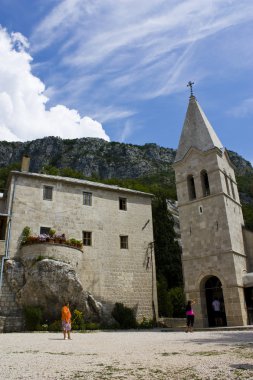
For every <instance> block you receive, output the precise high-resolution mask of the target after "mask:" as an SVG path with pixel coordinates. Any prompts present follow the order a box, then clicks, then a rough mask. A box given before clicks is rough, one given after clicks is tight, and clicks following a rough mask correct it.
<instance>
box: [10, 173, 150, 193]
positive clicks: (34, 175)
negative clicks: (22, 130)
mask: <svg viewBox="0 0 253 380" xmlns="http://www.w3.org/2000/svg"><path fill="white" fill-rule="evenodd" d="M10 175H11V176H12V175H18V176H23V177H30V178H31V179H32V178H34V179H41V180H44V181H45V180H51V181H55V182H67V183H70V184H71V183H72V184H73V185H85V186H90V187H94V188H98V189H104V190H110V191H120V192H124V193H131V194H136V195H141V196H148V197H152V196H153V194H151V193H145V192H144V191H138V190H132V189H127V188H124V187H120V186H117V185H107V184H104V183H100V182H93V181H88V180H84V179H77V178H70V177H60V176H55V175H48V174H40V173H30V172H19V171H11V173H10Z"/></svg>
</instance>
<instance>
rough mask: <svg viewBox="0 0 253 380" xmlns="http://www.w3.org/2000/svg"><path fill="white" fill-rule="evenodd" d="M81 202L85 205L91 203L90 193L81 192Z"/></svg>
mask: <svg viewBox="0 0 253 380" xmlns="http://www.w3.org/2000/svg"><path fill="white" fill-rule="evenodd" d="M83 204H84V205H85V206H91V205H92V193H87V192H85V191H84V192H83Z"/></svg>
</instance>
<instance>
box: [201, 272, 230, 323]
mask: <svg viewBox="0 0 253 380" xmlns="http://www.w3.org/2000/svg"><path fill="white" fill-rule="evenodd" d="M205 296H206V308H207V317H208V324H209V327H219V326H226V325H227V320H226V312H225V305H224V298H223V291H222V284H221V282H220V280H219V279H218V277H216V276H212V277H209V278H208V279H207V280H206V282H205Z"/></svg>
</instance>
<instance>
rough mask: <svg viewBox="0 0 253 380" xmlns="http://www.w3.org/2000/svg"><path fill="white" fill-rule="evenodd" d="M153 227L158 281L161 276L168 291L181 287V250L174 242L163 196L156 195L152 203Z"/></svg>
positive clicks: (173, 234)
mask: <svg viewBox="0 0 253 380" xmlns="http://www.w3.org/2000/svg"><path fill="white" fill-rule="evenodd" d="M153 227H154V238H155V258H156V271H157V278H158V281H159V278H161V277H162V276H163V277H164V278H165V279H166V281H167V287H168V289H171V288H173V287H177V286H182V284H183V274H182V263H181V248H180V246H179V244H178V242H177V240H176V234H175V231H174V220H173V217H172V215H171V214H170V213H169V211H168V208H167V202H166V198H165V196H164V195H163V194H159V195H157V196H156V197H155V199H154V201H153Z"/></svg>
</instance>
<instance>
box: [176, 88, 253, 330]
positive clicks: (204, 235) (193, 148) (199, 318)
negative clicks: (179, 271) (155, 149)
mask: <svg viewBox="0 0 253 380" xmlns="http://www.w3.org/2000/svg"><path fill="white" fill-rule="evenodd" d="M174 169H175V174H176V187H177V196H178V208H179V220H180V231H181V238H182V249H183V253H182V264H183V275H184V285H185V293H186V297H187V299H192V300H195V301H196V305H195V310H196V322H197V325H198V326H202V327H207V326H215V318H214V313H213V308H212V302H213V300H214V299H218V300H219V301H220V305H221V309H220V316H221V322H220V325H228V326H242V325H247V324H249V323H253V321H252V307H253V303H252V300H253V281H252V277H251V274H250V273H251V272H253V266H252V258H253V233H251V232H250V231H247V230H245V228H244V221H243V215H242V208H241V204H240V198H239V194H238V189H237V184H236V178H235V173H234V169H233V165H232V163H231V161H230V159H229V156H228V153H227V152H226V149H224V147H223V145H222V143H221V142H220V140H219V138H218V137H217V135H216V133H215V131H214V130H213V128H212V126H211V124H210V123H209V121H208V119H207V117H206V116H205V114H204V112H203V110H202V109H201V107H200V105H199V103H198V102H197V100H196V98H195V97H194V96H193V95H192V94H191V96H190V100H189V105H188V109H187V113H186V117H185V122H184V126H183V130H182V133H181V137H180V141H179V146H178V150H177V154H176V158H175V162H174Z"/></svg>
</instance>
